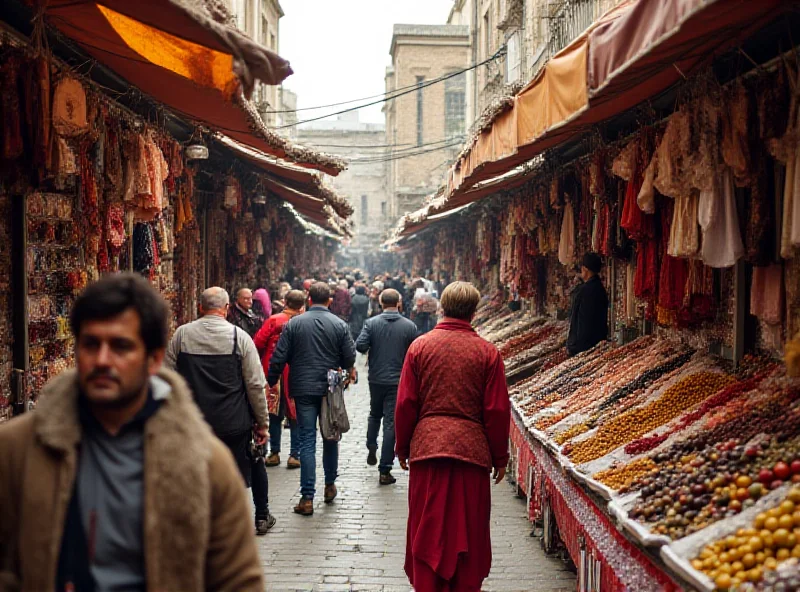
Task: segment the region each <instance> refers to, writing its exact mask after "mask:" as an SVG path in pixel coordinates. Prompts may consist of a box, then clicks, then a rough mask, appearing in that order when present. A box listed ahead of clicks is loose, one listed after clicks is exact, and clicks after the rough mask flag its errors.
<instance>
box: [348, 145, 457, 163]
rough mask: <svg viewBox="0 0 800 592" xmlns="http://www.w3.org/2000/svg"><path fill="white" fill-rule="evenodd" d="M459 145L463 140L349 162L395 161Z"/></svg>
mask: <svg viewBox="0 0 800 592" xmlns="http://www.w3.org/2000/svg"><path fill="white" fill-rule="evenodd" d="M458 146H461V142H460V141H459V142H453V143H452V144H445V145H443V146H439V147H437V148H428V149H425V150H417V151H414V152H404V153H400V154H391V153H390V154H387V155H386V156H385V157H371V158H365V159H361V160H356V159H353V160H350V161H348V164H350V165H353V166H355V165H358V164H379V163H383V162H392V161H395V160H403V159H404V158H413V157H415V156H421V155H423V154H429V153H431V152H437V151H439V150H446V149H448V148H457V147H458Z"/></svg>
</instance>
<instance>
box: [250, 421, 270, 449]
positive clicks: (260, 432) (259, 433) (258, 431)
mask: <svg viewBox="0 0 800 592" xmlns="http://www.w3.org/2000/svg"><path fill="white" fill-rule="evenodd" d="M268 431H269V429H268V428H267V426H257V427H256V428H254V429H253V439H254V440H255V441H256V444H258V445H259V446H263V445H264V444H266V443H267V433H268Z"/></svg>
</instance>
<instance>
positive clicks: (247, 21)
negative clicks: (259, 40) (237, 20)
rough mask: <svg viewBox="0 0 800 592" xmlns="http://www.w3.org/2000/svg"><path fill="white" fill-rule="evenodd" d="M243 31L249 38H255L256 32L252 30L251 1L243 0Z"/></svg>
mask: <svg viewBox="0 0 800 592" xmlns="http://www.w3.org/2000/svg"><path fill="white" fill-rule="evenodd" d="M244 32H245V33H247V35H248V36H249V37H250V38H255V36H256V32H255V31H253V2H252V0H244Z"/></svg>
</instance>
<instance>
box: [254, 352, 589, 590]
mask: <svg viewBox="0 0 800 592" xmlns="http://www.w3.org/2000/svg"><path fill="white" fill-rule="evenodd" d="M359 371H360V373H361V381H360V382H359V384H358V385H356V386H355V387H354V389H353V390H352V391H351V392H350V395H349V396H348V399H347V403H348V405H349V407H348V411H349V413H350V419H351V424H352V429H351V431H350V432H349V433H348V434H345V437H344V439H343V441H342V444H341V453H340V464H339V472H340V475H341V477H340V479H339V481H338V486H339V498H338V499H337V500H336V502H335V503H334V504H333V505H332V506H326V505H325V504H324V503H323V502H322V491H321V487H322V485H321V484H322V483H324V480H323V478H322V463H321V461H320V459H318V461H317V468H318V470H319V476H318V478H317V485H318V488H319V491H318V494H319V496H318V500H317V502H316V507H315V510H316V513H315V515H314V516H313V517H311V518H303V517H300V516H297V515H295V514H293V513H292V507H293V506H294V504H295V503H296V502H297V500H298V498H299V493H298V488H299V479H300V474H299V471H289V470H287V469H286V466H285V462H286V454H285V453H284V454H282V458H281V460H282V461H283V463H284V464H283V465H282V466H280V467H275V468H272V469H269V471H270V472H269V477H270V482H269V485H270V508H271V510H272V512H273V514H275V516H276V517H277V518H278V523H277V525H276V526H275V528H274V529H273V530H272V531H271V532H270V533H269V534H268V535H267V536H265V537H260V538H259V539H258V543H259V549H260V552H261V558H262V561H263V564H264V571H265V573H266V578H267V590H268V591H269V592H286V591H290V590H291V591H294V590H304V591H311V590H313V591H320V592H322V591H329V592H340V591H341V592H344V591H363V592H408V591H409V589H410V587H409V585H408V580H407V579H406V575H405V573H404V572H403V559H404V552H405V526H406V512H407V501H406V496H407V491H408V489H407V485H408V475H407V474H403V472H402V471H401V470H400V469H399V467H398V468H397V469H396V470H395V471H394V474H395V475H396V476H397V477H398V482H397V484H396V485H394V486H390V487H380V486H379V485H378V471H377V469H376V468H375V467H369V466H367V464H366V456H367V451H366V448H365V434H366V425H367V415H368V413H369V387H368V385H367V381H366V376H367V371H366V368H365V367H364V366H363V365H360V368H359ZM288 443H289V434H288V432H285V434H284V440H283V446H284V448H287V447H288ZM493 494H494V503H493V507H492V541H493V543H494V566H493V569H492V573H491V575H490V577H489V579H488V580H487V581H486V582H485V583H484V590H485V591H487V592H522V591H536V592H571V591H573V590H574V589H575V587H574V576H573V575H572V574H571V573H569V572H568V571H566V570H565V569H564V567H563V564H562V563H561V562H560V561H557V560H555V559H550V558H548V557H546V556H545V555H544V554H543V553H542V551H541V549H540V547H539V541H538V540H536V539H532V538H530V537H529V536H528V534H529V532H530V526H529V523H528V522H527V520H526V519H525V516H524V511H525V508H524V503H523V502H522V501H520V500H519V499H517V498H516V497H515V496H514V495H513V494H512V491H511V487H510V486H509V485H507V484H501V485H499V486H497V487H495V488H493Z"/></svg>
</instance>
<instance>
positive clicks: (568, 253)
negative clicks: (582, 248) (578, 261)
mask: <svg viewBox="0 0 800 592" xmlns="http://www.w3.org/2000/svg"><path fill="white" fill-rule="evenodd" d="M558 260H559V262H560V263H561V265H572V264H573V263H575V214H574V212H573V210H572V203H570V202H569V201H568V202H567V203H566V205H565V206H564V217H563V218H562V220H561V238H560V240H559V242H558Z"/></svg>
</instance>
